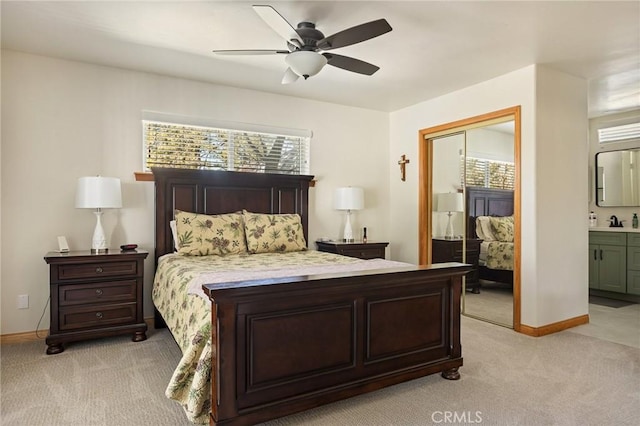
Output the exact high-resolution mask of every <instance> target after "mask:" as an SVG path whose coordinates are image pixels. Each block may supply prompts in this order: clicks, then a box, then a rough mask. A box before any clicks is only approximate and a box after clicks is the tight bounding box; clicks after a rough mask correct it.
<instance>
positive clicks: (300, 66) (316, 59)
mask: <svg viewBox="0 0 640 426" xmlns="http://www.w3.org/2000/svg"><path fill="white" fill-rule="evenodd" d="M284 60H285V62H286V63H287V65H289V67H290V68H291V69H292V70H293V72H295V73H296V74H298V75H299V76H300V77H304V78H307V77H311V76H312V75H316V74H318V73H319V72H320V70H321V69H322V67H324V66H325V65H326V64H327V58H325V57H324V56H323V55H321V54H320V53H317V52H312V51H309V50H298V51H296V52H292V53H289V54H288V55H287V56H286V58H285V59H284Z"/></svg>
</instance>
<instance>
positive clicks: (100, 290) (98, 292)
mask: <svg viewBox="0 0 640 426" xmlns="http://www.w3.org/2000/svg"><path fill="white" fill-rule="evenodd" d="M96 296H102V289H101V288H99V289H97V290H96Z"/></svg>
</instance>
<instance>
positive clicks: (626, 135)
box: [598, 123, 640, 143]
mask: <svg viewBox="0 0 640 426" xmlns="http://www.w3.org/2000/svg"><path fill="white" fill-rule="evenodd" d="M631 139H640V123H631V124H625V125H622V126H614V127H605V128H603V129H598V140H599V142H600V143H610V142H622V141H628V140H631Z"/></svg>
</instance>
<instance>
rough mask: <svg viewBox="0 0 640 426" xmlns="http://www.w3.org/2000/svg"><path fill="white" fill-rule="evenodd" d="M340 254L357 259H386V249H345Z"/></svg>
mask: <svg viewBox="0 0 640 426" xmlns="http://www.w3.org/2000/svg"><path fill="white" fill-rule="evenodd" d="M340 254H342V255H344V256H349V257H357V258H360V259H384V248H382V249H380V248H375V247H372V248H358V249H351V248H345V249H342V250H341V253H340Z"/></svg>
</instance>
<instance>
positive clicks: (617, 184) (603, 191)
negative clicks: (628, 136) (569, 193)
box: [595, 149, 640, 207]
mask: <svg viewBox="0 0 640 426" xmlns="http://www.w3.org/2000/svg"><path fill="white" fill-rule="evenodd" d="M639 164H640V149H627V150H622V151H606V152H599V153H597V154H596V169H595V170H596V179H595V182H596V204H597V205H598V206H599V207H636V206H640V167H639Z"/></svg>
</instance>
